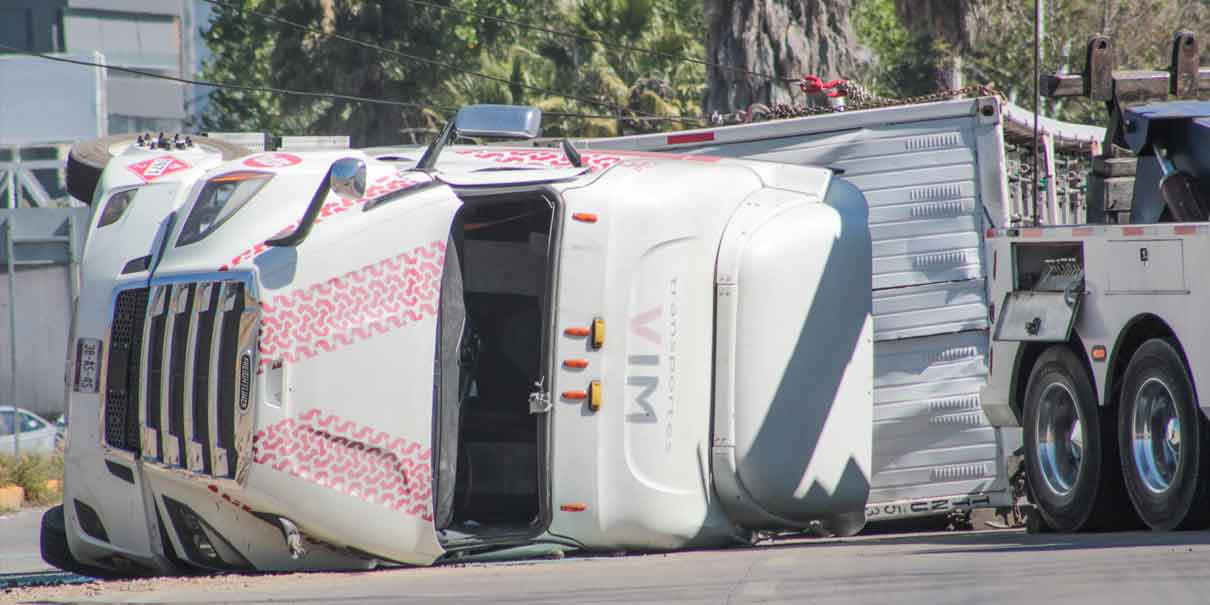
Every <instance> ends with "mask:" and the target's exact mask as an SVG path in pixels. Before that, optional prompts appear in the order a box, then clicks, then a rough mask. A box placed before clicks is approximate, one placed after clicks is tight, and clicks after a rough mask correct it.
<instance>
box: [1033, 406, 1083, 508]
mask: <svg viewBox="0 0 1210 605" xmlns="http://www.w3.org/2000/svg"><path fill="white" fill-rule="evenodd" d="M1034 437H1035V439H1034V442H1035V443H1036V444H1037V445H1036V446H1035V449H1036V452H1035V454H1036V455H1037V460H1038V463H1039V464H1038V465H1039V467H1040V468H1041V471H1042V479H1043V481H1045V482H1046V486H1047V487H1048V488H1050V491H1052V492H1054V493H1056V494H1058V495H1060V496H1065V495H1067V494H1069V493H1071V491H1072V489H1074V487H1075V485H1076V481H1078V480H1079V478H1080V472H1081V470H1082V467H1083V465H1082V464H1081V463H1082V462H1083V460H1084V423H1083V422H1081V418H1080V409H1079V407H1078V406H1077V405H1076V397H1075V393H1072V392H1071V389H1069V388H1067V385H1065V384H1062V383H1058V382H1053V383H1051V384H1049V385H1047V386H1046V389H1045V390H1043V391H1042V396H1041V397H1040V398H1039V400H1038V421H1037V423H1036V424H1035V426H1034Z"/></svg>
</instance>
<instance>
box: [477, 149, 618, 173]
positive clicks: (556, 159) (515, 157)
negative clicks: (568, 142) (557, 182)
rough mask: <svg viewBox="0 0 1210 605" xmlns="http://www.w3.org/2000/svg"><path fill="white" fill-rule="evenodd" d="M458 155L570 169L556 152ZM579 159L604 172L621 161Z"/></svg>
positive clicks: (590, 155)
mask: <svg viewBox="0 0 1210 605" xmlns="http://www.w3.org/2000/svg"><path fill="white" fill-rule="evenodd" d="M454 153H457V154H458V155H465V156H470V157H472V158H475V159H477V160H489V161H492V162H495V163H497V164H517V165H520V166H534V165H538V166H544V167H547V168H571V162H569V161H567V156H565V155H563V152H562V151H558V150H544V149H536V150H532V151H531V150H527V149H504V150H490V149H459V150H458V151H455V152H454ZM581 158H582V159H583V161H584V165H585V166H587V167H588V168H589V169H591V170H604V169H606V168H609V167H610V166H613V165H614V164H617V163H618V162H621V161H622V157H621V156H619V155H607V154H602V153H587V152H585V153H583V154H581Z"/></svg>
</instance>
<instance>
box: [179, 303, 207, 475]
mask: <svg viewBox="0 0 1210 605" xmlns="http://www.w3.org/2000/svg"><path fill="white" fill-rule="evenodd" d="M213 287H214V285H213V284H210V283H202V284H198V285H197V286H196V287H195V289H194V291H193V298H192V301H193V304H191V305H190V307H189V311H188V313H189V335H188V336H187V339H186V342H187V344H186V346H185V368H184V371H185V374H184V378H183V379H182V381H181V397H182V402H181V407H182V408H183V409H182V410H181V411H182V412H183V414H182V415H183V416H184V418H183V421H184V432H183V433H182V435H181V439H182V440H183V441H184V443H185V468H187V469H189V470H191V471H193V472H195V473H200V472H203V471H205V469H206V464H205V461H204V460H203V457H202V450H203V448H202V444H201V443H199V442H198V441H197V435H196V434H195V433H196V431H195V427H196V425H195V421H194V413H195V404H194V400H193V395H194V388H193V385H194V382H195V381H196V380H197V376H196V373H195V372H196V364H197V354H198V349H200V348H201V347H202V346H203V345H202V342H201V340H200V339H199V334H198V332H199V330H202V329H204V327H203V326H201V323H202V318H203V317H204V316H203V313H205V312H206V311H207V310H208V309H209V307H210V291H211V290H212V289H213ZM207 336H209V335H207ZM202 354H203V355H205V354H206V353H202ZM203 401H204V399H203ZM203 409H204V408H203Z"/></svg>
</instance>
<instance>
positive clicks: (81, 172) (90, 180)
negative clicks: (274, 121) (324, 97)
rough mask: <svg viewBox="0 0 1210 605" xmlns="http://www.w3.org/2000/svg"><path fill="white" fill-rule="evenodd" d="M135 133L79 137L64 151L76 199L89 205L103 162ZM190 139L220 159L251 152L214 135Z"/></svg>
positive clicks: (114, 153) (69, 179) (122, 147)
mask: <svg viewBox="0 0 1210 605" xmlns="http://www.w3.org/2000/svg"><path fill="white" fill-rule="evenodd" d="M139 136H140V135H138V134H117V135H113V136H108V137H101V138H99V139H90V140H87V141H80V142H79V143H76V144H75V145H72V147H71V151H69V152H68V153H67V192H68V193H70V194H71V196H72V197H74V198H76V199H77V200H80V201H81V202H84V203H85V204H89V205H91V204H92V194H93V192H94V191H96V188H97V181H99V180H101V172H102V171H103V170H105V165H106V164H108V163H109V160H110V159H111V158H113V157H114V156H116V155H118V154H119V153H121V152H122V150H123V149H125V148H126V147H127V146H129V145H130V142H131V141H134V140H135V139H136V138H138V137H139ZM146 136H151V135H146ZM169 138H171V137H169ZM192 140H193V143H194V145H196V146H198V147H201V148H203V149H206V150H208V151H211V152H214V153H219V154H222V156H223V160H224V161H226V160H234V159H235V158H238V157H243V156H245V155H248V154H250V153H252V152H251V151H249V150H248V149H245V148H243V147H240V146H239V145H233V144H231V143H228V142H226V141H220V140H218V139H211V138H207V137H202V136H198V137H192Z"/></svg>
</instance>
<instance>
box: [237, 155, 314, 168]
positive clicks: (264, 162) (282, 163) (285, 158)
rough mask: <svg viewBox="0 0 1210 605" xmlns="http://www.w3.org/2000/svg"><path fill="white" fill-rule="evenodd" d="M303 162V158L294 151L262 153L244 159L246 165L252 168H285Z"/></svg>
mask: <svg viewBox="0 0 1210 605" xmlns="http://www.w3.org/2000/svg"><path fill="white" fill-rule="evenodd" d="M299 162H302V158H300V157H298V156H296V155H294V154H292V153H276V152H275V153H262V154H259V155H254V156H252V157H250V158H248V159H246V160H244V165H245V166H250V167H252V168H285V167H287V166H293V165H295V164H298V163H299Z"/></svg>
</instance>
